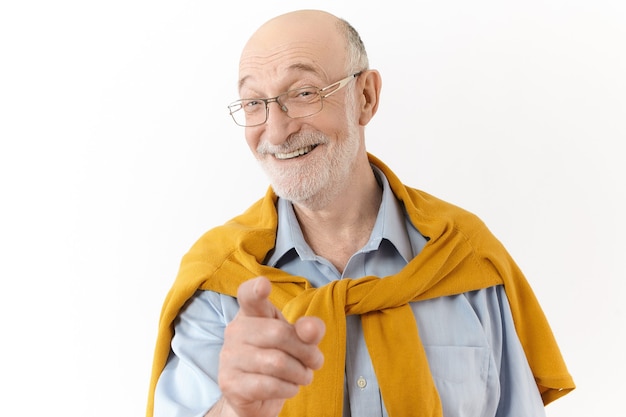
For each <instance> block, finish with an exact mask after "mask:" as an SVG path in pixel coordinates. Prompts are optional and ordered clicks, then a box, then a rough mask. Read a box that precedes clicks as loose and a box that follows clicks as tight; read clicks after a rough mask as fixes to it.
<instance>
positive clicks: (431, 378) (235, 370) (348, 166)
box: [148, 10, 574, 417]
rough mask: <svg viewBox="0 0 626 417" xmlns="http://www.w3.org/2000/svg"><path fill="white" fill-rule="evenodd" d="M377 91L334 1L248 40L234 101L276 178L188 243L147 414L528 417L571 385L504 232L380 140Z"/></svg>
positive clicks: (237, 117) (164, 319)
mask: <svg viewBox="0 0 626 417" xmlns="http://www.w3.org/2000/svg"><path fill="white" fill-rule="evenodd" d="M380 89H381V77H380V74H379V73H378V72H377V71H375V70H372V69H370V68H369V65H368V59H367V54H366V52H365V48H364V46H363V43H362V41H361V39H360V37H359V35H358V33H357V32H356V31H355V30H354V28H353V27H352V26H350V25H349V24H348V23H347V22H346V21H344V20H342V19H339V18H337V17H335V16H333V15H331V14H328V13H326V12H322V11H315V10H302V11H296V12H292V13H287V14H285V15H281V16H278V17H276V18H274V19H272V20H270V21H269V22H267V23H265V24H264V25H262V26H261V27H260V28H259V29H258V30H257V31H256V32H255V33H254V34H253V36H252V37H251V38H250V39H249V41H248V42H247V44H246V45H245V47H244V49H243V52H242V54H241V60H240V66H239V95H240V97H241V99H240V100H237V101H235V102H233V103H232V104H231V105H230V106H229V108H230V113H231V116H232V117H233V120H234V121H235V123H237V124H238V125H240V126H242V127H243V128H244V131H245V137H246V140H247V142H248V145H249V147H250V149H251V151H252V153H253V154H254V156H255V157H256V159H257V160H258V161H259V163H260V164H261V165H262V167H263V169H264V170H265V172H266V173H267V175H268V177H269V179H270V183H271V188H270V189H269V191H268V193H267V195H266V196H265V197H264V198H262V199H261V200H259V201H258V202H257V203H256V204H255V205H253V206H252V207H251V208H250V209H249V210H248V211H246V212H245V213H244V214H242V215H240V216H238V217H236V218H234V219H233V220H231V221H230V222H228V223H226V224H225V225H223V226H220V227H217V228H215V229H213V230H210V231H209V232H207V233H206V234H205V235H204V236H202V237H201V238H200V239H199V240H198V242H197V243H196V244H195V245H194V246H193V247H192V248H191V249H190V251H189V252H188V253H187V254H186V255H185V257H184V259H183V261H182V263H181V267H180V272H179V276H178V278H177V279H176V281H175V283H174V285H173V287H172V289H171V291H170V293H169V294H168V296H167V299H166V301H165V304H164V307H163V312H162V316H161V324H160V329H159V336H158V340H157V347H156V351H155V358H154V369H153V378H152V385H151V387H150V399H149V406H148V416H152V415H154V416H168V417H169V416H205V415H206V416H239V417H244V416H268V417H269V416H276V415H281V416H283V415H284V416H298V417H301V416H350V415H352V416H359V417H368V416H392V417H407V416H426V415H427V416H447V417H453V416H502V417H504V416H516V417H518V416H525V417H528V416H541V415H544V404H547V403H548V402H550V401H552V400H554V399H556V398H558V397H560V396H562V395H564V394H565V393H567V392H569V391H570V390H571V389H573V388H574V384H573V381H572V379H571V377H570V375H569V373H568V372H567V369H566V367H565V364H564V362H563V360H562V358H561V355H560V353H559V350H558V347H557V345H556V343H555V341H554V338H553V336H552V333H551V331H550V328H549V325H548V323H547V321H546V319H545V317H544V315H543V313H542V310H541V308H540V306H539V305H538V303H537V301H536V299H535V297H534V296H533V293H532V290H531V289H530V288H529V287H528V284H527V282H526V280H525V278H524V277H523V275H522V273H521V272H520V271H519V269H518V268H517V266H516V265H515V263H514V261H513V260H512V259H511V258H510V256H509V255H508V253H507V252H506V250H505V249H504V248H503V247H502V246H501V244H500V243H499V242H498V241H497V239H495V238H494V237H493V236H492V235H491V234H490V233H489V231H488V230H487V228H486V227H485V226H484V225H483V224H482V222H481V221H480V220H479V219H477V218H476V217H475V216H474V215H472V214H470V213H468V212H466V211H464V210H462V209H460V208H458V207H455V206H453V205H451V204H448V203H445V202H443V201H441V200H439V199H437V198H435V197H433V196H430V195H428V194H426V193H424V192H422V191H419V190H415V189H413V188H410V187H407V186H405V185H403V184H402V183H401V182H400V180H399V179H398V178H397V177H396V176H395V175H394V173H393V172H392V171H391V170H390V169H389V168H388V167H387V166H385V165H384V164H383V163H382V162H381V161H379V160H378V159H377V158H375V157H374V156H373V155H371V154H369V153H368V152H367V151H366V146H365V126H366V125H367V124H368V123H369V121H370V120H371V119H372V117H373V116H374V115H375V114H376V111H377V109H378V105H379V98H380Z"/></svg>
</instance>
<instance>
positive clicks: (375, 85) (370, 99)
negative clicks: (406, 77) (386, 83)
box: [358, 70, 382, 126]
mask: <svg viewBox="0 0 626 417" xmlns="http://www.w3.org/2000/svg"><path fill="white" fill-rule="evenodd" d="M359 78H361V79H360V80H358V81H359V83H358V88H359V93H360V94H361V97H360V98H361V102H360V107H359V110H360V115H359V124H360V125H361V126H365V125H367V124H368V123H369V122H370V120H372V117H374V115H375V114H376V111H377V110H378V99H379V98H380V89H381V87H382V79H381V77H380V74H379V73H378V71H376V70H367V71H364V72H363V74H361V75H360V76H359Z"/></svg>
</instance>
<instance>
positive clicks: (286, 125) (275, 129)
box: [263, 99, 297, 145]
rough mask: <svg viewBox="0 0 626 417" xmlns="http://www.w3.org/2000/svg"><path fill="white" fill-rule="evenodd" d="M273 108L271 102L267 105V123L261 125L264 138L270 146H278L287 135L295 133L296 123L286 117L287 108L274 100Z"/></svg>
mask: <svg viewBox="0 0 626 417" xmlns="http://www.w3.org/2000/svg"><path fill="white" fill-rule="evenodd" d="M273 101H274V102H275V104H276V105H275V106H271V105H270V104H271V102H270V103H268V104H267V112H268V114H267V121H266V122H265V124H264V125H263V127H264V132H263V134H264V136H265V140H267V141H268V142H269V143H271V144H272V145H280V144H281V143H283V142H284V141H285V140H286V139H287V138H288V137H289V135H291V134H292V133H295V132H296V131H297V126H296V124H297V123H296V121H295V120H294V119H292V118H291V117H289V116H288V115H287V107H285V106H284V105H283V104H281V103H280V102H279V101H278V100H276V99H274V100H273Z"/></svg>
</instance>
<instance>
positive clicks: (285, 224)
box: [266, 165, 413, 266]
mask: <svg viewBox="0 0 626 417" xmlns="http://www.w3.org/2000/svg"><path fill="white" fill-rule="evenodd" d="M372 169H373V170H374V174H375V175H376V179H377V180H378V183H379V185H380V186H381V187H382V189H383V196H382V201H381V204H380V208H379V209H378V215H377V216H376V223H375V224H374V228H373V229H372V234H371V235H370V239H369V241H368V242H367V243H366V245H365V246H364V247H363V249H361V252H370V251H374V250H376V249H378V247H379V246H380V243H381V242H382V240H383V239H387V240H388V241H389V242H391V244H393V246H394V247H395V248H396V250H397V251H398V253H399V254H400V255H401V256H402V257H403V258H404V260H405V261H406V262H409V260H410V259H412V258H413V250H412V246H411V241H410V239H409V236H408V233H407V219H406V215H405V212H404V209H403V207H402V204H401V203H400V201H398V199H396V198H395V196H394V194H393V192H392V191H391V187H390V186H389V182H388V181H387V178H386V177H385V175H384V174H383V173H382V172H381V171H380V169H378V168H377V167H375V166H373V165H372ZM276 209H277V211H278V227H277V231H276V246H275V247H274V250H273V251H272V253H271V255H270V256H269V258H267V261H266V264H267V265H269V266H276V264H277V263H278V261H279V260H280V259H281V258H282V257H283V256H284V255H285V254H286V253H287V252H289V251H290V250H292V249H295V250H296V252H297V253H298V256H299V257H300V259H302V260H303V261H306V260H315V259H316V258H317V255H315V253H314V252H313V251H312V250H311V248H310V247H309V245H308V244H307V243H306V241H305V240H304V236H303V235H302V229H301V228H300V224H299V223H298V220H297V218H296V215H295V212H294V210H293V205H292V203H291V202H290V201H288V200H285V199H283V198H279V199H278V203H277V208H276Z"/></svg>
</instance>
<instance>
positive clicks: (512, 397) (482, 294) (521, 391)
mask: <svg viewBox="0 0 626 417" xmlns="http://www.w3.org/2000/svg"><path fill="white" fill-rule="evenodd" d="M466 297H467V298H468V300H469V301H470V303H471V304H472V305H473V306H474V310H475V311H476V314H477V316H478V318H479V320H480V321H481V323H482V326H483V329H484V331H485V336H486V337H487V340H488V342H489V344H490V345H491V351H492V355H493V358H492V359H493V364H494V366H495V373H496V375H497V380H498V385H499V389H500V395H499V400H498V403H497V411H496V414H495V416H496V417H515V416H528V417H545V407H544V405H543V401H542V400H541V395H540V393H539V389H538V388H537V384H536V382H535V378H534V376H533V374H532V371H531V369H530V366H529V365H528V360H527V359H526V354H525V353H524V350H523V348H522V345H521V343H520V340H519V338H518V336H517V333H516V331H515V324H514V322H513V317H512V315H511V309H510V307H509V302H508V298H507V296H506V291H505V288H504V287H503V286H497V287H492V288H487V289H484V290H480V291H475V292H471V293H468V294H466Z"/></svg>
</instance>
